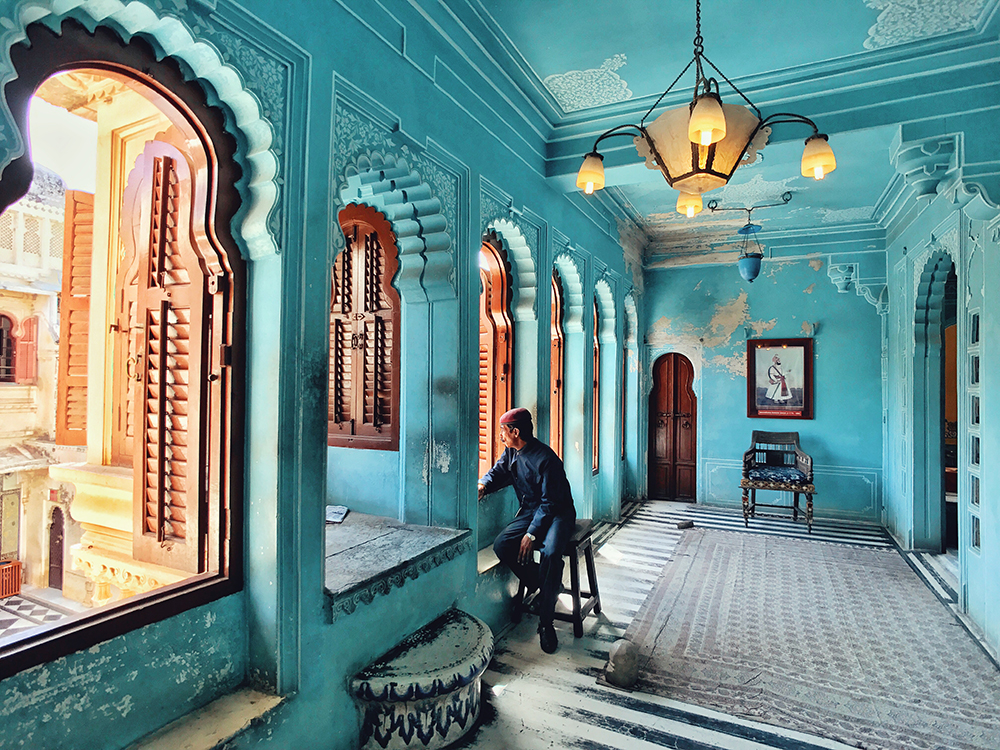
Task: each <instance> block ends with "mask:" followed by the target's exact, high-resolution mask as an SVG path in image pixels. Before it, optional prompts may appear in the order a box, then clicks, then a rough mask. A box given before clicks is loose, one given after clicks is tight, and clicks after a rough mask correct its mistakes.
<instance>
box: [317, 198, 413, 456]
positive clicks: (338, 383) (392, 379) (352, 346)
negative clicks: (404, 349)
mask: <svg viewBox="0 0 1000 750" xmlns="http://www.w3.org/2000/svg"><path fill="white" fill-rule="evenodd" d="M340 228H341V230H342V231H343V233H344V238H345V240H346V242H347V245H346V247H345V248H344V250H343V252H341V253H340V254H339V255H338V256H337V259H336V260H335V261H334V264H333V278H332V292H331V296H330V401H329V412H328V416H329V422H328V424H329V427H328V431H327V444H328V445H332V446H344V447H353V448H375V449H381V450H398V449H399V293H398V292H397V291H396V289H395V288H394V287H393V286H392V278H393V276H395V274H396V269H397V267H398V265H399V259H398V254H397V251H396V238H395V236H394V235H393V233H392V228H391V227H390V225H389V222H388V220H386V218H385V217H384V216H383V215H382V214H380V213H379V212H378V211H376V210H375V209H374V208H372V207H371V206H365V205H358V204H352V205H350V206H347V207H346V208H345V209H344V210H343V211H341V212H340Z"/></svg>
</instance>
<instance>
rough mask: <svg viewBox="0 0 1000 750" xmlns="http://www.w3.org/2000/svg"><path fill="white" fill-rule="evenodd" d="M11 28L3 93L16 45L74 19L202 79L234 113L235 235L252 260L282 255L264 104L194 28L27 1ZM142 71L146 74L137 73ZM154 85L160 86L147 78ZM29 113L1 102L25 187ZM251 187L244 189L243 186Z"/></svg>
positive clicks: (0, 73) (101, 7) (62, 1)
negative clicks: (238, 170) (138, 40)
mask: <svg viewBox="0 0 1000 750" xmlns="http://www.w3.org/2000/svg"><path fill="white" fill-rule="evenodd" d="M10 18H11V19H12V24H11V26H10V27H9V28H8V29H6V30H5V31H4V33H3V34H2V36H0V88H4V89H6V87H7V84H8V83H10V82H11V81H12V80H14V79H15V78H16V77H17V71H16V70H15V68H14V64H13V62H12V60H11V48H12V47H13V46H14V45H16V44H17V43H19V42H22V41H24V40H26V39H27V38H28V33H29V32H28V27H29V26H30V25H31V24H32V23H35V22H39V21H40V22H43V23H44V24H45V25H46V26H48V27H50V28H53V27H58V26H59V25H60V24H61V23H62V22H63V21H64V20H66V19H70V18H72V19H75V20H79V21H80V22H82V23H84V24H85V25H86V26H87V27H88V28H90V29H94V28H105V29H108V30H110V31H112V32H113V33H115V34H117V35H118V36H120V37H121V38H122V40H123V41H125V42H126V43H128V42H130V41H131V40H132V39H133V37H136V36H141V37H142V38H144V39H147V40H149V41H150V42H151V43H152V44H153V46H154V48H155V49H156V50H157V53H158V55H159V54H162V55H164V56H167V57H169V58H172V59H173V60H175V61H177V62H179V63H181V64H182V65H183V67H184V69H185V75H187V76H189V77H193V78H194V79H196V80H197V81H198V82H199V83H200V84H201V85H202V86H203V88H204V89H205V90H206V92H207V93H210V94H211V95H212V96H213V97H217V99H218V100H219V102H220V103H221V104H222V105H223V106H224V108H225V110H226V113H227V114H228V115H229V117H227V118H226V119H227V121H226V123H225V126H224V127H225V129H226V130H227V131H228V132H230V134H232V135H236V136H238V142H239V143H240V148H239V149H238V153H237V154H236V159H237V160H238V161H239V163H240V165H241V167H242V168H243V171H244V177H243V180H241V183H240V184H241V188H242V189H241V191H240V192H241V193H244V194H243V196H242V197H243V205H242V206H241V207H240V209H239V212H238V214H237V216H236V217H235V218H234V219H233V230H234V231H233V234H234V237H236V238H237V241H238V242H239V243H240V244H241V250H242V251H243V252H244V253H245V254H246V256H247V257H248V258H250V259H251V260H253V259H257V258H261V257H264V256H266V255H271V254H274V253H276V252H277V251H278V247H277V243H276V242H275V239H274V236H273V235H272V233H271V231H270V230H269V229H268V226H267V219H268V216H269V215H270V214H271V212H272V211H273V210H274V209H275V207H276V205H277V199H278V184H277V181H276V179H275V178H276V176H277V172H278V159H277V157H276V156H275V154H274V152H273V150H272V148H271V147H272V141H273V138H274V133H273V129H272V126H271V124H270V123H269V122H268V121H267V120H265V119H264V118H263V116H262V113H261V109H260V104H259V102H258V100H257V98H256V97H255V96H253V95H252V94H251V93H250V92H249V91H247V90H246V88H245V87H244V85H243V77H242V76H241V75H240V74H239V73H238V72H237V71H236V69H234V68H233V67H232V66H231V65H229V64H227V63H225V62H224V61H223V60H222V58H221V57H220V55H219V52H218V50H217V49H216V48H215V47H214V46H213V45H210V44H208V43H206V42H203V41H198V40H197V39H196V38H195V36H194V34H193V33H192V32H191V30H190V29H189V28H188V26H187V25H186V24H185V23H184V22H183V21H181V20H179V19H178V18H174V17H160V16H158V15H157V14H156V12H155V11H154V10H153V9H152V8H150V7H149V6H147V5H144V4H142V3H138V2H131V3H127V4H126V3H125V2H122V0H101V2H96V1H94V0H71V1H69V2H67V1H66V0H25V1H24V2H21V3H20V4H19V5H18V6H17V8H16V9H15V10H14V11H13V12H12V13H11V15H10ZM136 72H137V73H138V72H139V71H136ZM144 82H146V83H149V84H150V85H151V86H152V88H154V89H156V88H158V84H157V83H156V82H155V81H153V80H152V79H150V80H149V81H144ZM25 114H26V113H18V112H12V111H11V110H10V108H9V107H8V103H7V99H6V98H5V97H0V127H2V128H3V129H4V130H5V131H6V132H8V133H10V134H11V136H12V137H10V138H8V139H7V140H6V141H0V165H2V168H3V169H4V172H5V173H6V172H7V171H8V170H9V169H10V168H11V167H13V168H14V171H15V178H16V180H17V181H18V182H20V181H24V180H25V178H27V181H26V182H25V189H26V186H27V184H28V182H30V175H31V167H30V162H29V161H28V159H27V148H26V139H25V136H24V128H23V124H24V123H25V121H26V117H25ZM244 182H245V185H244Z"/></svg>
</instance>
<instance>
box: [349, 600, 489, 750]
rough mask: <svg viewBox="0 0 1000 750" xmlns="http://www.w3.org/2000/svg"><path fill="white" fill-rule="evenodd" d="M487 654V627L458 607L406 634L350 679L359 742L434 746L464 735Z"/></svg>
mask: <svg viewBox="0 0 1000 750" xmlns="http://www.w3.org/2000/svg"><path fill="white" fill-rule="evenodd" d="M492 657H493V633H492V632H491V631H490V629H489V626H487V625H486V623H484V622H483V621H482V620H479V619H478V618H476V617H473V616H472V615H470V614H467V613H465V612H462V611H461V610H458V609H451V610H448V611H447V612H446V613H445V614H443V615H442V616H441V617H439V618H437V619H436V620H434V621H433V622H431V623H430V624H428V625H425V626H424V627H422V628H420V630H418V631H417V632H415V633H412V634H411V635H408V636H407V637H406V638H404V639H403V640H402V641H401V642H400V643H399V644H398V645H396V646H395V647H393V648H392V649H391V650H389V651H388V652H387V653H386V654H385V655H383V656H382V657H381V658H379V659H377V660H376V661H375V662H373V663H372V664H369V665H368V666H367V667H365V668H364V669H363V670H362V671H361V672H359V673H358V674H357V675H356V676H355V677H354V679H353V680H351V692H352V694H353V695H354V697H355V698H356V699H357V700H358V701H360V702H361V704H362V706H363V708H364V718H363V719H362V725H361V747H362V748H364V749H365V750H376V748H378V749H379V750H387V749H389V748H392V749H393V750H395V749H397V748H422V750H435V749H436V748H440V747H444V746H445V745H450V744H451V743H453V742H456V741H457V740H459V739H460V738H461V737H464V736H465V734H466V733H467V732H468V731H469V730H470V729H472V727H473V725H474V724H475V722H476V719H477V718H478V717H479V708H480V681H481V677H482V674H483V672H484V671H485V670H486V666H487V665H488V664H489V663H490V659H491V658H492Z"/></svg>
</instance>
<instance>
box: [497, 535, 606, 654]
mask: <svg viewBox="0 0 1000 750" xmlns="http://www.w3.org/2000/svg"><path fill="white" fill-rule="evenodd" d="M593 530H594V529H593V523H592V522H591V521H590V519H586V518H585V519H583V520H578V521H577V522H576V529H575V530H574V531H573V536H571V537H570V540H569V542H567V543H566V550H565V551H564V552H563V557H568V558H569V581H570V584H569V585H570V587H569V588H568V589H567V588H565V587H563V589H562V591H563V593H568V594H569V595H570V596H571V597H572V599H573V611H572V612H559V611H558V610H557V611H556V613H555V615H554V617H555V619H557V620H562V621H564V622H571V623H573V635H574V636H575V637H576V638H580V637H581V636H583V620H584V618H585V617H586V616H587V615H589V614H590V613H591V612H593V613H594V614H595V615H599V614H600V613H601V595H600V594H599V593H598V591H597V566H596V565H595V564H594V545H593V540H592V538H591V534H592V533H593ZM581 553H583V560H584V562H585V563H586V564H587V585H588V587H589V588H590V590H589V591H581V590H580V554H581ZM522 612H524V584H523V583H522V584H520V585H519V586H518V588H517V596H515V597H514V612H513V619H514V622H518V621H519V620H520V619H521V613H522Z"/></svg>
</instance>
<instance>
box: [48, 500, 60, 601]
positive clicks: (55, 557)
mask: <svg viewBox="0 0 1000 750" xmlns="http://www.w3.org/2000/svg"><path fill="white" fill-rule="evenodd" d="M62 587H63V512H62V510H61V509H59V508H54V509H53V511H52V526H50V527H49V588H50V589H59V590H60V591H61V590H62Z"/></svg>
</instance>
